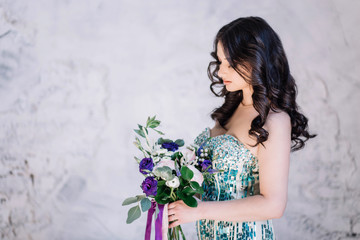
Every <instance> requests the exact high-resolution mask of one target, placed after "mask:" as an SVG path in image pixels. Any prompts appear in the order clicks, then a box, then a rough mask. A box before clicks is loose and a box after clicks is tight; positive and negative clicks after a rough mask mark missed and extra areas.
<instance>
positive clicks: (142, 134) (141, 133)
mask: <svg viewBox="0 0 360 240" xmlns="http://www.w3.org/2000/svg"><path fill="white" fill-rule="evenodd" d="M134 131H135V132H136V133H137V134H139V135H140V136H142V137H145V134H144V133H143V131H141V130H139V129H134Z"/></svg>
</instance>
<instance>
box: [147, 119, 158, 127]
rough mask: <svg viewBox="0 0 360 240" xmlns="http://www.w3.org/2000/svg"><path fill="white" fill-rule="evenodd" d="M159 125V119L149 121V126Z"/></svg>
mask: <svg viewBox="0 0 360 240" xmlns="http://www.w3.org/2000/svg"><path fill="white" fill-rule="evenodd" d="M159 125H160V121H158V120H154V121H152V122H150V123H149V128H156V127H157V126H159Z"/></svg>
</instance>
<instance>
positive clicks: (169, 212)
mask: <svg viewBox="0 0 360 240" xmlns="http://www.w3.org/2000/svg"><path fill="white" fill-rule="evenodd" d="M175 212H176V210H175V209H170V210H168V215H169V216H170V215H173V214H175Z"/></svg>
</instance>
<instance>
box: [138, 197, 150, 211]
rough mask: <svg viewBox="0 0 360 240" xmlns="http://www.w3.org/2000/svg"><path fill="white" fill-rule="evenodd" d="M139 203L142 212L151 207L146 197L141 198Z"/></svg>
mask: <svg viewBox="0 0 360 240" xmlns="http://www.w3.org/2000/svg"><path fill="white" fill-rule="evenodd" d="M140 205H141V210H142V211H143V212H146V211H147V210H149V209H150V208H151V201H150V200H149V199H148V198H143V199H141V202H140Z"/></svg>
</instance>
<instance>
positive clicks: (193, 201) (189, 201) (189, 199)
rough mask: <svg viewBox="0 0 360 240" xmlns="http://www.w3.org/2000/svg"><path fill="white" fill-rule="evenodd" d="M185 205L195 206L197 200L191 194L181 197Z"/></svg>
mask: <svg viewBox="0 0 360 240" xmlns="http://www.w3.org/2000/svg"><path fill="white" fill-rule="evenodd" d="M182 200H183V201H184V203H185V204H186V205H188V206H189V207H197V201H196V199H195V198H193V197H192V196H187V197H185V198H184V199H182Z"/></svg>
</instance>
